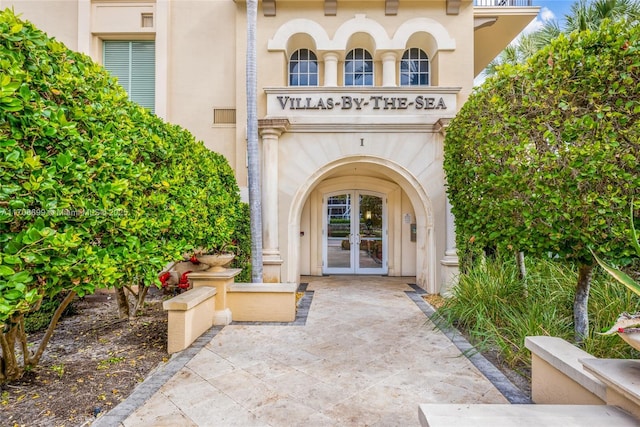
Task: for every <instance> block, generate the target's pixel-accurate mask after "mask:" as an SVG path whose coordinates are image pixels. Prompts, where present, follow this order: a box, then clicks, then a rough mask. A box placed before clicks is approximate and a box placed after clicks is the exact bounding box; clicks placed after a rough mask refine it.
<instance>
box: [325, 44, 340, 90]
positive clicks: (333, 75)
mask: <svg viewBox="0 0 640 427" xmlns="http://www.w3.org/2000/svg"><path fill="white" fill-rule="evenodd" d="M323 58H324V85H325V86H330V87H334V86H338V54H337V53H335V52H327V53H325V54H324V56H323Z"/></svg>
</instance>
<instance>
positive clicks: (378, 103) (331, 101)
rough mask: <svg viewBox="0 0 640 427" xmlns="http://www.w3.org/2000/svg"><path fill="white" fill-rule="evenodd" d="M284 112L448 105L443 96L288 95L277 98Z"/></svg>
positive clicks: (421, 107) (400, 108)
mask: <svg viewBox="0 0 640 427" xmlns="http://www.w3.org/2000/svg"><path fill="white" fill-rule="evenodd" d="M276 99H277V100H278V102H279V103H280V107H281V108H282V109H283V110H333V109H334V108H336V109H341V110H351V109H355V110H362V109H367V108H371V109H372V110H380V109H383V110H407V109H409V108H414V109H416V110H446V109H447V105H446V103H445V101H444V98H443V97H442V96H440V97H438V98H436V97H425V96H423V95H417V96H416V97H415V98H413V100H411V98H409V97H406V96H402V97H395V96H383V95H371V96H369V98H368V99H367V98H363V97H352V96H350V95H342V96H341V97H339V98H334V97H332V96H328V97H323V96H320V97H317V98H314V97H311V96H308V97H306V98H302V97H292V96H288V95H281V96H276Z"/></svg>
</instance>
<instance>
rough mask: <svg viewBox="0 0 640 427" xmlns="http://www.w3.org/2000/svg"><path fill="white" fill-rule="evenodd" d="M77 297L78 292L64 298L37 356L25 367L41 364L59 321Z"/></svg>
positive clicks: (54, 314)
mask: <svg viewBox="0 0 640 427" xmlns="http://www.w3.org/2000/svg"><path fill="white" fill-rule="evenodd" d="M75 297H76V291H71V292H69V293H68V294H67V296H66V297H64V299H63V300H62V302H61V303H60V305H59V306H58V308H56V311H55V313H53V317H52V318H51V321H50V322H49V326H48V327H47V331H46V332H45V334H44V336H43V337H42V341H40V345H39V346H38V350H37V351H36V354H35V355H34V356H33V357H31V358H29V361H28V362H27V363H25V366H29V367H31V368H32V367H34V366H36V365H37V364H38V362H40V358H41V357H42V353H44V349H45V348H46V347H47V344H49V340H50V339H51V337H52V336H53V331H54V330H55V329H56V326H57V325H58V320H60V317H62V313H63V312H64V310H65V309H66V308H67V306H68V305H69V304H71V301H73V299H74V298H75ZM25 341H26V336H25Z"/></svg>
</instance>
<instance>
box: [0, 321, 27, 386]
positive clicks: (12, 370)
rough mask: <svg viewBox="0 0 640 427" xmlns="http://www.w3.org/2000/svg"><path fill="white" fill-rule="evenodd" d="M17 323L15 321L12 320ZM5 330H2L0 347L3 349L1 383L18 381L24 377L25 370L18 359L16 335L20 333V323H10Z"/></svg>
mask: <svg viewBox="0 0 640 427" xmlns="http://www.w3.org/2000/svg"><path fill="white" fill-rule="evenodd" d="M11 320H12V321H15V319H11ZM9 325H10V326H9V327H8V328H6V326H7V325H5V329H0V347H1V348H2V357H0V383H3V382H5V381H12V380H17V379H19V378H20V377H22V374H23V373H24V369H23V368H22V367H21V366H20V365H19V364H18V358H17V357H16V345H15V344H16V333H17V331H18V323H17V322H15V323H13V322H12V323H10V324H9Z"/></svg>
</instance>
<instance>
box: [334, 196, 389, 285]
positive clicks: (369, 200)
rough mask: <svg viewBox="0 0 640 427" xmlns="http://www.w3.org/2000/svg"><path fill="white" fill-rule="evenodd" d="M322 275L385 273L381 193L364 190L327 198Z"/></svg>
mask: <svg viewBox="0 0 640 427" xmlns="http://www.w3.org/2000/svg"><path fill="white" fill-rule="evenodd" d="M324 201H325V204H324V215H323V216H324V227H323V228H324V229H323V235H324V239H323V250H322V257H323V273H324V274H386V273H387V270H388V269H387V239H386V227H387V221H386V207H385V205H384V198H383V195H382V194H376V193H368V192H361V191H356V190H353V191H348V192H339V193H330V194H327V195H325V197H324Z"/></svg>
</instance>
